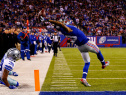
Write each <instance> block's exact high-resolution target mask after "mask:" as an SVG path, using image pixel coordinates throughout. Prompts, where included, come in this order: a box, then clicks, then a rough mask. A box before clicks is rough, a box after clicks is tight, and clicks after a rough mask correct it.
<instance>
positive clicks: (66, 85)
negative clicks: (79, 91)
mask: <svg viewBox="0 0 126 95" xmlns="http://www.w3.org/2000/svg"><path fill="white" fill-rule="evenodd" d="M51 86H60V87H63V86H64V87H71V86H77V85H76V84H75V85H73V84H72V85H71V84H62V85H61V84H59V85H51Z"/></svg>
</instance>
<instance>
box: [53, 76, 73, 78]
mask: <svg viewBox="0 0 126 95" xmlns="http://www.w3.org/2000/svg"><path fill="white" fill-rule="evenodd" d="M52 77H61V78H62V77H73V76H52Z"/></svg>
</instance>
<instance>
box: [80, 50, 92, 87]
mask: <svg viewBox="0 0 126 95" xmlns="http://www.w3.org/2000/svg"><path fill="white" fill-rule="evenodd" d="M81 55H82V58H83V60H84V62H85V65H84V68H83V75H82V79H81V82H82V83H83V84H84V85H85V86H91V85H90V84H88V82H87V81H86V77H87V74H88V69H89V66H90V56H89V53H88V52H81Z"/></svg>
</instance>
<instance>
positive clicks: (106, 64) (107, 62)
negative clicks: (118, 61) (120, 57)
mask: <svg viewBox="0 0 126 95" xmlns="http://www.w3.org/2000/svg"><path fill="white" fill-rule="evenodd" d="M109 63H110V62H109V61H106V62H105V65H102V69H104V68H105V67H106V66H108V65H109Z"/></svg>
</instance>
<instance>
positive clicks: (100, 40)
mask: <svg viewBox="0 0 126 95" xmlns="http://www.w3.org/2000/svg"><path fill="white" fill-rule="evenodd" d="M105 41H106V37H105V36H103V37H101V38H100V39H99V43H100V44H103V43H104V42H105Z"/></svg>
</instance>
